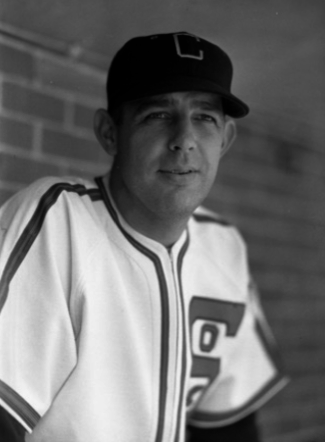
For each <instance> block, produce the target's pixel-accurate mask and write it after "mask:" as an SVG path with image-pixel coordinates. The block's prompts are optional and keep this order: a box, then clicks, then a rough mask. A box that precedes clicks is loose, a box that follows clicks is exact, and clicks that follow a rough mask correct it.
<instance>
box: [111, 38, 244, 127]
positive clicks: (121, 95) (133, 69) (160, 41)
mask: <svg viewBox="0 0 325 442" xmlns="http://www.w3.org/2000/svg"><path fill="white" fill-rule="evenodd" d="M232 76H233V67H232V63H231V60H230V58H229V56H228V55H227V54H226V53H225V52H224V51H223V50H222V49H221V48H219V46H217V45H215V44H213V43H211V42H209V41H207V40H204V39H203V38H200V37H197V36H195V35H193V34H189V33H187V32H177V33H171V34H157V35H149V36H145V37H135V38H132V39H131V40H129V41H128V42H127V43H125V45H124V46H122V48H121V49H120V50H119V51H118V52H117V53H116V55H115V57H114V58H113V60H112V63H111V66H110V69H109V73H108V78H107V86H106V87H107V99H108V106H109V111H112V110H114V109H116V108H117V107H118V106H119V105H120V104H122V103H125V102H128V101H132V100H136V99H139V98H145V97H148V96H152V95H160V94H165V93H170V92H186V91H199V92H213V93H216V94H219V95H220V96H221V97H222V102H223V108H224V112H225V114H227V115H230V116H231V117H234V118H241V117H244V116H245V115H247V114H248V112H249V107H248V106H247V105H246V104H245V103H244V102H243V101H241V100H239V99H238V98H237V97H235V96H234V95H233V94H232V93H231V91H230V88H231V81H232Z"/></svg>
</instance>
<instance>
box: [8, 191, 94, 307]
mask: <svg viewBox="0 0 325 442" xmlns="http://www.w3.org/2000/svg"><path fill="white" fill-rule="evenodd" d="M64 191H65V192H75V193H77V194H79V195H80V196H84V195H88V196H89V197H90V198H91V199H92V200H93V201H97V200H99V199H101V194H100V192H99V190H98V189H87V188H86V187H85V186H83V185H81V184H69V183H57V184H54V185H53V186H52V187H50V188H49V189H48V191H47V192H46V193H44V195H43V196H42V198H41V199H40V201H39V203H38V206H37V208H36V210H35V212H34V214H33V216H32V217H31V219H30V221H29V223H28V224H27V225H26V227H25V229H24V231H23V233H22V234H21V236H20V238H19V239H18V241H17V242H16V245H15V246H14V248H13V251H12V252H11V254H10V257H9V259H8V261H7V264H6V267H5V269H4V271H3V274H2V276H1V280H0V312H1V311H2V308H3V306H4V304H5V302H6V300H7V296H8V291H9V285H10V282H11V280H12V278H13V276H14V274H15V273H16V271H17V269H18V268H19V266H20V264H21V263H22V261H23V260H24V258H25V257H26V255H27V253H28V251H29V249H30V248H31V246H32V244H33V243H34V241H35V239H36V238H37V235H38V234H39V232H40V230H41V228H42V225H43V222H44V220H45V217H46V215H47V213H48V211H49V209H50V208H51V207H52V206H53V205H54V204H55V203H56V201H57V199H58V198H59V196H60V195H61V193H62V192H64Z"/></svg>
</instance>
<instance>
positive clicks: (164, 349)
mask: <svg viewBox="0 0 325 442" xmlns="http://www.w3.org/2000/svg"><path fill="white" fill-rule="evenodd" d="M95 181H96V183H97V185H98V188H99V189H100V191H101V193H102V197H103V200H104V203H105V205H106V207H107V210H108V211H109V213H110V215H111V217H112V219H113V221H114V222H115V224H116V225H117V227H118V228H119V230H120V231H121V233H122V234H123V236H124V237H125V238H126V239H127V240H128V241H129V242H130V243H131V244H132V246H133V247H134V248H136V249H137V250H138V251H139V252H140V253H142V254H143V255H145V256H146V257H147V258H149V259H150V260H151V261H152V263H153V264H154V267H155V270H156V273H157V276H158V282H159V290H160V300H161V311H162V317H161V344H162V345H161V356H160V360H161V363H160V388H159V416H158V427H157V432H156V437H155V442H161V441H162V439H163V430H164V422H165V414H166V399H167V389H168V364H169V344H168V340H169V331H170V319H169V300H168V289H167V283H166V279H165V275H164V271H163V268H162V265H161V262H160V259H159V257H158V256H157V255H156V254H155V253H153V252H152V251H151V250H149V249H147V248H146V247H145V246H143V245H142V244H141V243H139V242H138V241H137V240H135V239H134V238H133V237H132V236H131V235H130V234H129V233H128V232H127V231H126V230H125V229H124V228H123V226H122V225H121V223H120V220H119V218H118V215H117V213H116V211H115V209H114V207H113V205H112V203H111V201H110V199H109V197H108V195H107V192H106V189H105V186H104V183H103V179H102V178H96V179H95Z"/></svg>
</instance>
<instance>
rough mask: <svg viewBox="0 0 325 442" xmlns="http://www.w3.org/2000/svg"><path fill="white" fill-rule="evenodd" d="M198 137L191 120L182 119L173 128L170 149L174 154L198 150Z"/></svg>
mask: <svg viewBox="0 0 325 442" xmlns="http://www.w3.org/2000/svg"><path fill="white" fill-rule="evenodd" d="M196 145H197V143H196V137H195V133H194V128H193V124H192V122H191V120H190V119H187V118H180V119H178V120H176V121H175V122H174V124H173V126H172V128H171V133H170V138H169V146H168V147H169V149H170V150H171V151H173V152H176V151H179V152H180V151H182V152H189V151H191V150H194V149H195V148H196Z"/></svg>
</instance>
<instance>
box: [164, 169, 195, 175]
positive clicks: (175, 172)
mask: <svg viewBox="0 0 325 442" xmlns="http://www.w3.org/2000/svg"><path fill="white" fill-rule="evenodd" d="M159 172H161V173H168V174H172V175H188V174H192V173H198V170H197V169H194V168H186V169H183V168H181V169H177V168H176V169H160V170H159Z"/></svg>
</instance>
